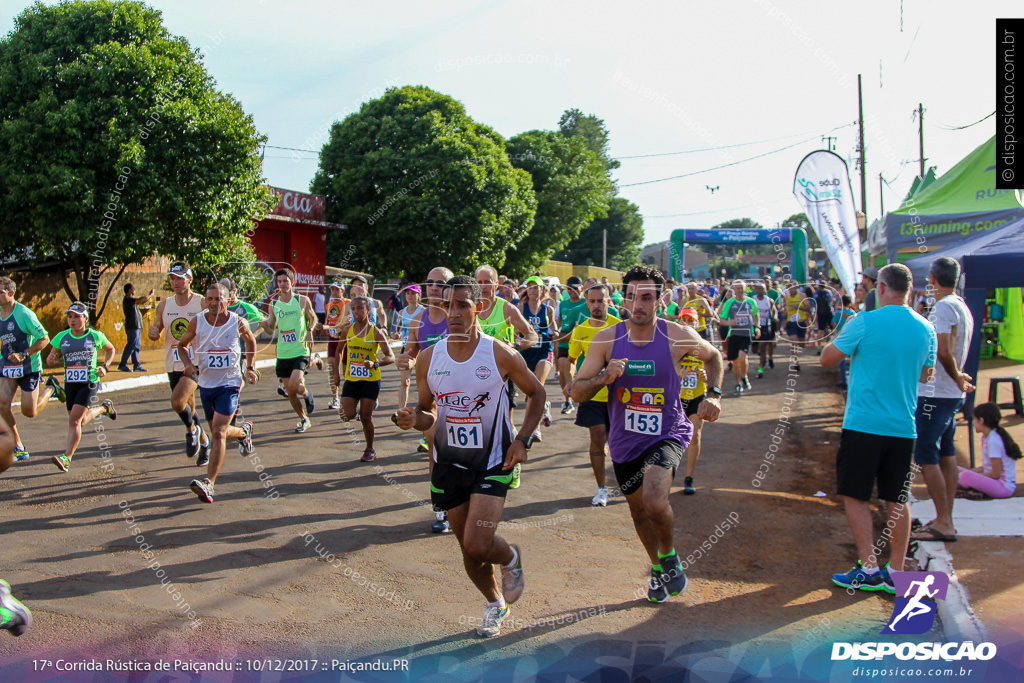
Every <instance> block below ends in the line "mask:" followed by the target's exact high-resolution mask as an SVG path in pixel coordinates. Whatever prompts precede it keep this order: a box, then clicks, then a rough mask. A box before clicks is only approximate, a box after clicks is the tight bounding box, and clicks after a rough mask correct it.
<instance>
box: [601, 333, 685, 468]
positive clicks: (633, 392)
mask: <svg viewBox="0 0 1024 683" xmlns="http://www.w3.org/2000/svg"><path fill="white" fill-rule="evenodd" d="M657 326H658V327H657V329H656V330H655V332H654V339H653V340H651V342H650V343H649V344H647V345H646V346H637V345H636V344H633V343H632V342H631V341H629V339H628V335H627V333H626V323H625V322H621V323H618V324H617V325H616V326H615V344H614V346H613V347H612V358H626V359H627V363H626V372H625V373H623V374H622V376H621V377H619V378H618V379H616V380H615V381H614V382H612V383H611V384H609V385H608V421H609V429H608V449H609V451H611V456H612V461H613V462H629V461H630V460H635V459H636V458H639V457H640V456H641V455H643V453H644V451H646V450H647V449H648V448H650V447H651V446H653V445H654V444H656V443H658V442H659V441H665V440H666V439H673V440H675V441H678V442H679V443H681V444H682V446H683V448H684V449H685V448H686V447H687V446H689V445H690V438H691V437H692V436H693V425H692V424H690V421H689V420H688V419H686V413H685V412H684V411H683V406H682V404H681V403H680V402H679V388H680V379H679V373H677V372H676V369H675V364H674V363H673V362H672V350H671V348H670V347H669V341H668V328H667V326H666V324H665V321H664V320H660V319H659V320H658V321H657Z"/></svg>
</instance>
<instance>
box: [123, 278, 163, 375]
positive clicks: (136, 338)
mask: <svg viewBox="0 0 1024 683" xmlns="http://www.w3.org/2000/svg"><path fill="white" fill-rule="evenodd" d="M154 294H156V290H154V289H150V290H149V294H147V295H145V296H140V297H136V296H135V285H133V284H132V283H130V282H129V283H128V284H126V285H125V286H124V299H123V300H122V302H121V308H122V309H123V310H124V334H125V337H126V338H127V339H126V341H125V343H124V351H123V352H122V353H121V362H120V363H118V365H117V369H118V370H120V371H121V372H132V369H134V371H135V372H145V371H146V368H144V367H142V361H141V360H140V359H139V351H141V350H142V313H141V311H139V304H145V303H146V302H147V301H149V300H150V299H151V298H152V297H153V295H154ZM129 359H130V360H131V362H132V369H129V367H128V360H129Z"/></svg>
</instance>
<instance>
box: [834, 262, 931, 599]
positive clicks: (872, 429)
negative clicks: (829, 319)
mask: <svg viewBox="0 0 1024 683" xmlns="http://www.w3.org/2000/svg"><path fill="white" fill-rule="evenodd" d="M878 278H879V280H878V294H877V296H878V304H879V307H878V308H877V309H876V310H874V311H868V312H865V313H863V314H860V315H857V316H854V317H853V319H851V320H849V321H848V322H847V323H846V324H845V325H844V326H843V331H842V333H841V334H840V335H839V336H838V337H836V340H835V341H834V342H832V343H831V344H829V345H828V346H826V347H825V350H824V351H823V352H822V354H821V365H822V366H824V367H832V366H835V365H838V364H839V361H841V360H842V359H843V357H844V356H850V380H849V384H850V388H849V393H848V395H847V400H846V414H845V415H844V417H843V432H842V436H841V437H840V441H839V452H838V453H837V455H836V479H837V482H838V486H837V492H838V493H839V495H840V496H841V497H842V500H843V505H844V507H845V509H846V519H847V522H849V524H850V530H851V531H852V532H853V539H854V541H855V543H856V547H857V555H858V556H859V560H858V562H857V565H856V566H854V567H853V569H851V570H850V571H848V572H845V573H841V574H833V575H832V582H833V583H835V584H836V585H838V586H842V587H844V588H857V589H860V590H866V591H885V592H887V593H891V594H894V593H895V586H894V584H893V581H892V577H891V575H890V573H889V572H890V569H891V570H893V571H903V561H904V558H905V557H906V554H907V545H908V543H909V540H910V517H909V515H908V506H907V498H908V497H909V492H910V461H911V458H912V457H913V454H914V439H915V438H916V436H917V428H916V425H915V422H914V411H915V408H916V405H917V383H918V381H925V382H927V381H929V380H930V379H931V377H932V373H933V372H934V365H935V349H936V344H937V342H936V338H935V328H933V327H932V325H931V324H930V323H929V322H928V321H927V320H925V319H924V318H922V317H921V316H919V315H918V314H917V313H915V312H914V311H912V310H911V309H910V308H909V307H908V306H907V295H908V294H909V293H910V289H911V284H912V282H913V276H912V275H911V273H910V269H909V268H907V267H906V266H905V265H903V264H901V263H892V264H889V265H887V266H885V267H884V268H882V269H881V271H879V273H878ZM876 481H877V482H878V497H879V498H881V499H882V500H884V501H885V508H886V517H887V520H886V532H883V536H888V537H889V564H887V565H885V566H884V567H883V566H880V565H879V561H878V557H877V555H876V554H875V552H876V551H875V549H874V547H873V544H874V541H873V536H874V534H873V529H872V523H871V509H870V508H869V507H868V501H869V500H870V499H871V494H872V490H873V489H874V487H875V482H876ZM890 530H891V531H890Z"/></svg>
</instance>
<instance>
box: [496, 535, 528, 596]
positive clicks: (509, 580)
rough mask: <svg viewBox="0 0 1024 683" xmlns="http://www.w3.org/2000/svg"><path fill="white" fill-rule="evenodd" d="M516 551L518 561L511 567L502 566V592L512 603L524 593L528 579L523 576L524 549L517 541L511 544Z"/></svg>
mask: <svg viewBox="0 0 1024 683" xmlns="http://www.w3.org/2000/svg"><path fill="white" fill-rule="evenodd" d="M511 547H512V549H513V550H515V551H516V563H515V565H514V566H513V567H512V568H511V569H506V568H505V567H502V568H501V592H502V595H504V596H505V602H506V603H507V604H509V605H511V604H512V603H513V602H515V601H516V600H518V599H519V596H520V595H522V594H523V588H524V587H525V586H526V579H525V578H524V577H523V551H522V550H520V549H519V546H517V545H516V544H515V543H513V544H511Z"/></svg>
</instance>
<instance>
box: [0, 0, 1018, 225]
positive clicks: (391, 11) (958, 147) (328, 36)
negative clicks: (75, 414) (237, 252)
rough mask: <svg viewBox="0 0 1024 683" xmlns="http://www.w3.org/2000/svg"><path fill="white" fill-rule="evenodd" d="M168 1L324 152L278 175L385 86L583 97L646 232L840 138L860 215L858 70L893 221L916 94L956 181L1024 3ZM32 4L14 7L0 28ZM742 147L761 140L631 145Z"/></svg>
mask: <svg viewBox="0 0 1024 683" xmlns="http://www.w3.org/2000/svg"><path fill="white" fill-rule="evenodd" d="M151 4H152V5H154V6H155V7H157V8H159V9H161V10H162V11H163V15H164V22H165V24H166V26H167V27H168V29H169V30H170V31H171V32H172V33H175V34H178V35H182V36H184V37H185V38H187V39H188V40H189V41H190V43H191V44H192V45H193V46H194V47H199V48H201V49H202V50H203V52H204V53H205V55H206V58H205V63H206V66H207V68H208V70H209V71H210V73H211V74H212V75H213V77H214V78H215V79H216V81H217V83H218V86H219V87H220V88H221V89H222V90H225V91H227V92H230V93H232V94H233V95H234V96H235V97H236V98H238V99H239V100H240V101H241V103H242V105H243V107H244V108H245V110H246V111H247V112H248V113H250V114H251V115H252V116H253V117H254V119H255V122H256V125H257V127H258V128H259V130H260V131H262V132H263V133H265V134H266V135H267V136H268V137H269V141H268V144H270V145H276V146H280V147H295V148H301V149H307V150H311V152H297V153H292V152H289V151H282V150H275V149H268V150H267V155H266V161H265V166H264V170H265V174H266V176H267V179H268V181H269V182H270V183H271V184H273V185H277V186H280V187H286V188H291V189H298V190H307V189H308V187H309V182H310V180H311V179H312V177H313V173H314V171H315V170H316V166H317V159H316V154H315V152H316V151H318V150H319V149H320V147H321V146H322V144H323V142H324V141H325V140H326V131H327V129H328V127H329V125H330V124H331V122H332V121H334V120H337V119H340V118H343V117H344V116H345V115H347V114H348V113H349V112H352V111H354V110H356V109H358V107H359V105H360V104H361V103H362V102H364V101H366V100H368V99H371V98H373V97H376V96H379V95H380V94H381V93H382V92H383V90H384V89H385V88H387V87H391V86H396V85H408V84H416V85H426V86H429V87H431V88H434V89H436V90H439V91H441V92H443V93H446V94H448V95H451V96H452V97H455V98H456V99H458V100H459V101H461V102H462V103H463V104H464V105H465V107H466V109H467V110H468V112H469V114H470V115H471V116H472V117H473V118H474V119H476V120H478V121H480V122H483V123H486V124H488V125H490V126H492V127H493V128H495V129H496V130H497V131H498V132H499V133H501V134H502V135H504V136H506V137H511V136H513V135H516V134H517V133H520V132H523V131H526V130H531V129H538V128H539V129H553V128H555V127H556V126H557V123H558V118H559V116H560V115H561V113H562V112H563V111H564V110H565V109H568V108H571V107H578V108H579V109H582V110H583V111H584V112H586V113H592V114H596V115H598V116H600V117H601V118H603V119H604V120H605V122H606V124H607V126H608V129H609V131H610V133H611V152H612V155H613V156H616V157H618V158H620V159H622V168H620V169H619V170H618V172H617V179H618V182H619V184H620V186H621V187H622V190H621V194H622V195H623V196H625V197H627V198H628V199H630V200H631V201H633V202H635V203H636V204H638V205H639V207H640V210H641V212H642V213H643V214H644V216H645V222H644V227H645V230H646V239H645V242H655V241H660V240H664V239H667V238H668V235H669V234H670V233H671V231H672V230H673V229H676V228H682V227H709V226H711V225H714V224H716V223H719V222H721V221H724V220H727V219H729V218H737V217H742V216H749V217H751V218H753V219H755V220H757V221H758V222H760V223H762V224H764V225H766V226H768V225H774V224H775V223H776V222H778V221H781V220H783V219H785V218H786V217H787V216H789V215H791V214H793V213H797V212H798V211H799V210H800V208H799V206H798V205H797V203H796V200H795V198H794V197H793V194H792V190H791V186H792V181H793V174H794V172H795V170H796V167H797V164H798V163H799V162H800V160H801V159H802V158H803V156H804V155H805V154H807V153H809V152H811V151H813V150H815V149H819V148H822V147H823V145H824V144H825V143H823V142H822V140H821V136H822V135H825V134H831V135H833V136H835V137H836V138H837V140H836V141H835V143H834V144H835V151H836V152H837V153H838V154H840V155H841V156H843V157H844V158H846V159H847V160H848V162H850V167H851V175H852V181H853V186H854V194H855V196H856V197H857V198H858V201H857V204H858V208H859V207H860V201H859V197H860V189H859V188H860V185H859V182H860V181H859V176H858V175H857V174H856V172H855V170H854V164H853V159H854V157H855V146H856V142H857V140H856V127H855V126H853V125H849V124H852V123H853V122H854V121H855V120H856V118H857V89H856V88H857V74H858V73H860V74H863V85H864V107H865V110H864V114H865V119H866V121H867V132H866V140H867V154H868V160H867V166H868V206H867V208H868V217H869V220H874V219H875V218H877V217H878V216H879V179H878V174H879V173H882V174H883V176H884V177H885V179H886V180H887V181H889V183H890V185H891V187H890V186H886V188H885V191H884V193H883V198H884V202H885V207H886V209H888V210H891V209H894V208H896V206H897V205H898V204H899V202H900V199H901V198H902V197H903V195H905V194H906V191H907V189H908V188H909V186H910V182H911V181H912V179H913V177H914V175H915V174H916V173H917V168H918V167H917V161H916V160H917V158H918V138H917V122H916V120H915V119H914V118H913V115H914V111H915V110H916V108H917V104H918V102H923V103H924V107H925V116H924V120H925V129H924V136H925V156H926V157H928V161H927V164H928V165H935V166H937V167H938V171H939V172H940V174H941V173H942V172H944V171H946V170H948V169H949V168H950V167H951V166H952V165H953V164H955V163H956V162H957V161H958V160H959V159H960V158H962V157H963V156H965V155H966V154H968V153H969V152H970V151H971V150H972V149H974V148H975V147H976V146H977V145H979V144H981V143H982V142H984V141H985V140H987V139H988V138H989V137H990V136H991V135H992V134H993V132H994V130H995V124H994V120H993V119H992V118H990V119H988V120H987V121H985V122H984V123H982V124H980V125H977V126H973V127H971V128H967V129H966V130H959V131H953V130H948V128H952V127H956V126H963V125H966V124H970V123H973V122H975V121H977V120H979V119H981V118H983V117H985V116H986V115H988V114H989V113H990V112H992V111H993V109H994V108H995V85H994V83H995V78H994V74H995V66H994V64H995V46H994V43H995V39H994V36H995V18H996V17H1010V16H1015V15H1020V14H1021V13H1022V12H1021V8H1022V6H1021V4H1020V2H1019V1H1018V2H1006V1H998V2H988V1H986V2H980V3H969V4H965V3H963V2H949V1H946V0H943V1H941V2H932V1H927V2H926V1H925V0H912V1H911V0H904V1H903V2H900V0H885V1H880V0H867V1H865V2H857V3H828V4H825V3H820V2H803V1H800V2H796V1H794V2H771V1H770V0H753V1H749V2H737V3H728V4H725V3H679V2H651V3H637V4H635V6H629V5H627V4H624V3H610V2H591V3H583V2H571V3H570V2H541V1H538V0H523V1H512V0H506V1H504V2H459V1H458V0H453V1H449V2H443V3H411V2H389V3H354V2H347V1H346V2H331V1H326V0H325V1H322V2H318V1H316V0H295V1H289V2H285V1H279V0H250V1H246V2H241V1H236V0H217V1H215V2H211V1H210V0H204V1H203V2H199V1H196V0H157V1H155V2H152V3H151ZM20 11H21V9H20V8H19V6H18V4H16V3H12V2H10V0H8V1H7V2H5V3H4V5H3V9H0V31H3V32H4V33H7V32H8V31H10V30H11V29H12V28H13V23H14V16H15V15H16V14H18V13H20ZM837 127H838V130H834V129H836V128H837ZM829 131H833V132H831V133H829ZM759 141H760V142H759ZM750 142H759V144H753V145H744V143H750ZM732 145H743V146H738V147H730V148H728V149H717V150H715V151H705V152H692V153H687V154H679V155H673V156H659V157H646V158H636V159H629V158H625V157H629V156H635V155H647V154H658V153H665V152H690V151H692V150H701V149H707V148H721V147H726V146H732ZM787 146H789V149H785V150H783V151H780V152H777V153H772V154H766V153H769V152H773V151H774V150H778V149H779V148H782V147H787ZM762 154H765V155H766V156H764V157H763V158H761V159H757V160H755V161H750V162H746V163H739V164H737V165H735V166H731V167H729V168H724V169H721V170H706V169H711V168H713V167H717V166H722V165H724V164H731V163H733V162H737V161H742V160H744V159H747V158H749V157H754V156H757V155H762ZM702 171H704V172H702ZM695 172H696V174H695V175H692V176H690V177H688V178H683V179H679V180H673V181H667V182H661V183H654V184H650V185H636V186H632V187H630V186H628V185H629V184H631V183H640V182H643V181H647V180H652V179H657V178H663V177H668V176H675V175H682V174H691V173H695ZM707 186H711V187H717V188H719V189H718V190H716V191H715V192H714V193H713V194H712V193H711V192H710V191H709V190H708V189H707Z"/></svg>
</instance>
